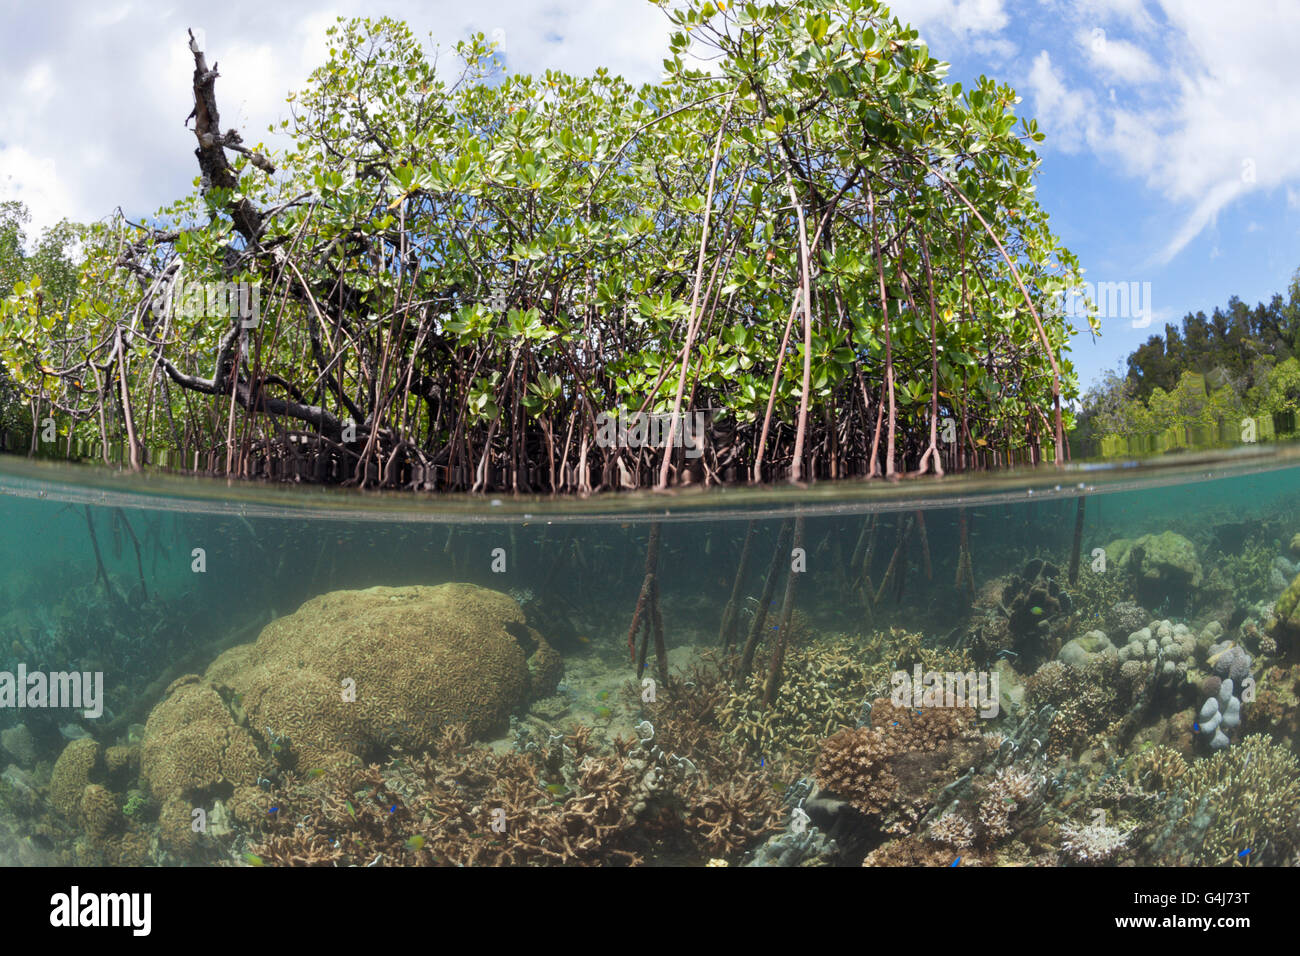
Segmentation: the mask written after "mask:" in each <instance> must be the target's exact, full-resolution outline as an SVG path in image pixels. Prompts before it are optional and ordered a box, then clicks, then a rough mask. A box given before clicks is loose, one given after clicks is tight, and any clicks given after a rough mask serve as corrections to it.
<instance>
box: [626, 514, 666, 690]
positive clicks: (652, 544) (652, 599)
mask: <svg viewBox="0 0 1300 956" xmlns="http://www.w3.org/2000/svg"><path fill="white" fill-rule="evenodd" d="M658 573H659V522H657V521H656V522H655V523H654V524H652V525H651V526H650V540H649V542H647V544H646V550H645V576H644V577H643V578H642V580H641V593H640V594H638V595H637V599H636V611H635V612H634V613H633V615H632V625H631V626H630V627H629V628H628V629H627V650H628V654H629V655H630V656H631V658H632V660H633V661H635V662H636V663H637V669H636V676H637V678H638V679H639V678H640V677H641V672H642V671H643V670H644V669H645V655H646V647H645V646H644V645H643V646H642V649H641V659H640V660H639V661H637V656H636V635H637V631H638V629H640V628H641V627H642V626H643V625H644V627H645V632H646V634H645V642H646V644H648V643H649V639H650V632H651V631H652V630H653V629H654V617H655V615H657V614H658V612H659V587H658V582H657V581H656V577H657V576H658ZM662 642H663V641H662V637H660V638H659V639H658V641H657V642H656V650H657V649H658V647H659V645H660V644H662ZM665 666H666V663H665Z"/></svg>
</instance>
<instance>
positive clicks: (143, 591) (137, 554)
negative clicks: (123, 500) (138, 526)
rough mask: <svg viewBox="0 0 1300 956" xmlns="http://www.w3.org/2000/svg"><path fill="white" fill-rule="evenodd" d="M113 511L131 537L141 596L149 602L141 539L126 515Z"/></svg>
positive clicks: (117, 510) (120, 511)
mask: <svg viewBox="0 0 1300 956" xmlns="http://www.w3.org/2000/svg"><path fill="white" fill-rule="evenodd" d="M113 511H114V512H116V516H117V517H116V520H117V521H120V522H121V523H122V527H124V528H126V533H127V534H128V535H130V536H131V545H132V547H134V548H135V570H136V573H137V574H139V576H140V596H141V597H142V598H143V599H144V600H146V601H147V600H149V589H148V588H147V587H145V583H144V561H142V560H141V558H140V539H139V538H137V537H136V536H135V530H134V529H133V528H132V527H131V522H129V521H127V520H126V515H125V514H123V513H122V509H121V508H114V509H113Z"/></svg>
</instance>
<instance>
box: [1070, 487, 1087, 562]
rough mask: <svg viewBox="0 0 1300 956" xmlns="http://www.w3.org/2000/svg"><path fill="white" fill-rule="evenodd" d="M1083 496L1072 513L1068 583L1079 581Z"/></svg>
mask: <svg viewBox="0 0 1300 956" xmlns="http://www.w3.org/2000/svg"><path fill="white" fill-rule="evenodd" d="M1083 502H1084V498H1083V495H1080V496H1079V506H1078V508H1077V509H1076V510H1075V512H1074V545H1073V546H1072V547H1071V548H1070V583H1071V584H1074V583H1076V582H1077V581H1078V580H1079V549H1080V548H1081V547H1082V546H1083Z"/></svg>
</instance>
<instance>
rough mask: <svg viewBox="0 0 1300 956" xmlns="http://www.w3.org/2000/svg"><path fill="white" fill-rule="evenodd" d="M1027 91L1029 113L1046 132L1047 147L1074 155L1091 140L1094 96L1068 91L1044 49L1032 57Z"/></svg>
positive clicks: (1094, 115)
mask: <svg viewBox="0 0 1300 956" xmlns="http://www.w3.org/2000/svg"><path fill="white" fill-rule="evenodd" d="M1029 89H1030V90H1031V91H1032V92H1033V95H1034V104H1033V107H1034V109H1033V114H1034V116H1036V117H1037V118H1038V122H1039V123H1040V124H1041V125H1042V126H1043V128H1044V129H1045V130H1046V131H1047V133H1048V136H1049V140H1048V142H1049V143H1050V145H1052V146H1054V147H1055V148H1057V149H1060V150H1062V151H1063V152H1066V153H1077V152H1079V151H1080V150H1082V149H1084V148H1085V147H1086V146H1088V145H1089V143H1090V142H1091V141H1093V140H1095V138H1096V116H1097V105H1096V102H1095V99H1094V97H1093V96H1092V94H1091V93H1089V92H1086V91H1082V90H1071V89H1069V88H1068V87H1067V86H1066V85H1065V79H1064V76H1063V74H1062V73H1061V71H1059V70H1057V69H1056V68H1055V67H1054V66H1053V65H1052V55H1051V54H1050V53H1048V52H1047V51H1046V50H1043V51H1042V52H1041V53H1039V54H1038V56H1036V57H1034V65H1033V68H1032V69H1031V70H1030V71H1029Z"/></svg>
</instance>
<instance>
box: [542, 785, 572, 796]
mask: <svg viewBox="0 0 1300 956" xmlns="http://www.w3.org/2000/svg"><path fill="white" fill-rule="evenodd" d="M546 791H547V793H550V794H552V795H553V796H557V797H562V796H564V795H565V794H566V793H568V792H569V788H568V787H566V786H565V785H564V784H562V783H548V784H547V785H546Z"/></svg>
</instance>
